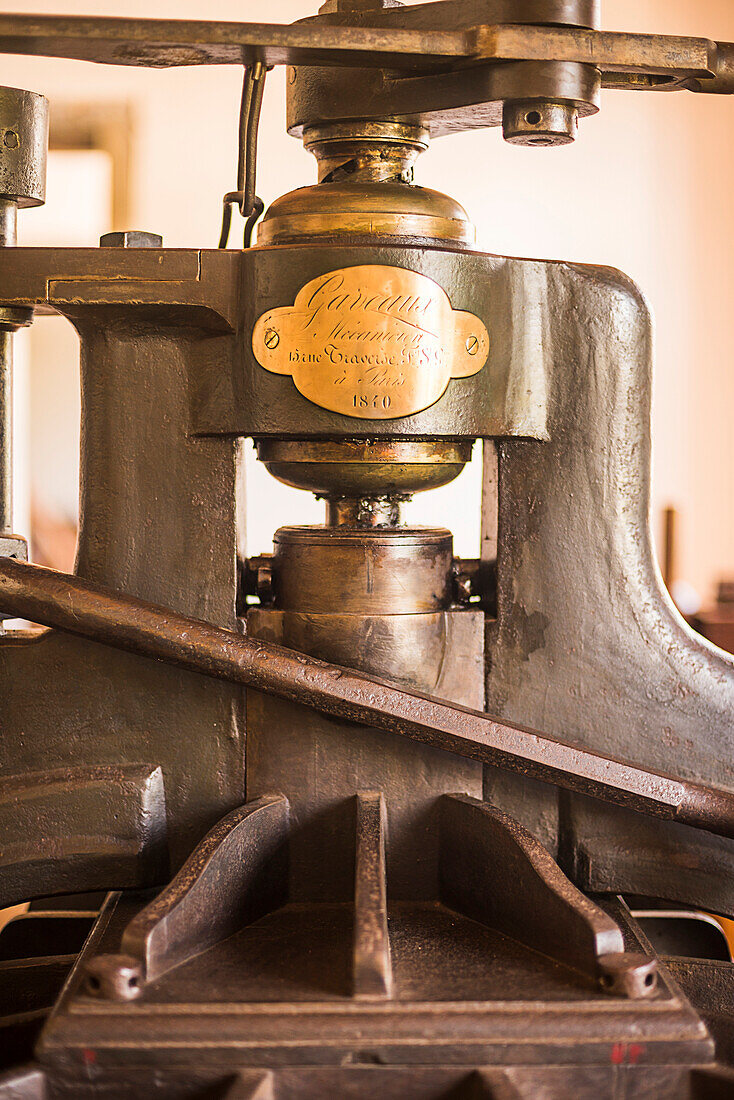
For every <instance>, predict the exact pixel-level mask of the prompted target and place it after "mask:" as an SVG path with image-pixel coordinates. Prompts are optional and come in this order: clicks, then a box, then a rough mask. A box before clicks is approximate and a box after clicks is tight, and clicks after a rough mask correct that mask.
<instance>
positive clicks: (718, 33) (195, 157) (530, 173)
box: [2, 0, 734, 595]
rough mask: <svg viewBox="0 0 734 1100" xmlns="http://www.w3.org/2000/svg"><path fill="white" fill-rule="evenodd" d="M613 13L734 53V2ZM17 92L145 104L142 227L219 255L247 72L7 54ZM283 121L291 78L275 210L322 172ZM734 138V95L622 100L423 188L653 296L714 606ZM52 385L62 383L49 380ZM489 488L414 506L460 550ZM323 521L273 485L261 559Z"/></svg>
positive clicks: (724, 563)
mask: <svg viewBox="0 0 734 1100" xmlns="http://www.w3.org/2000/svg"><path fill="white" fill-rule="evenodd" d="M8 8H10V9H12V10H15V11H24V12H28V13H39V12H42V11H44V12H65V13H68V14H119V15H125V16H132V17H135V16H139V17H145V16H148V17H150V16H160V17H170V18H206V19H242V20H247V19H251V20H260V19H263V18H267V19H271V20H273V21H278V22H289V21H291V20H293V19H296V18H300V17H302V16H305V15H307V14H311V13H312V11H313V10H314V9H313V8H312V7H311V5H310V4H309V3H307V2H306V0H274V2H273V3H271V4H270V5H269V6H268V7H267V9H266V10H265V11H264V10H263V8H262V5H260V4H256V3H255V2H254V0H237V3H235V0H210V2H209V3H208V4H207V5H202V4H201V3H196V2H194V0H96V2H95V0H86V2H85V0H42V2H40V3H34V2H30V0H10V2H9V4H8ZM602 9H603V21H604V25H605V26H606V27H607V28H609V29H615V30H639V31H658V32H665V33H670V34H696V35H706V36H708V37H712V38H719V39H724V40H734V3H732V2H731V0H602ZM2 81H3V83H6V84H14V85H17V86H20V87H28V88H32V89H34V90H35V91H40V92H43V93H44V94H46V95H48V96H49V97H50V99H51V101H52V107H53V102H54V100H57V101H58V100H64V99H65V100H75V101H78V100H79V99H81V98H88V99H101V100H107V101H116V102H119V101H121V100H125V101H128V102H130V103H131V104H132V106H133V110H134V118H135V125H134V151H133V153H134V164H133V195H132V218H131V224H132V225H134V227H135V228H142V229H149V230H153V231H156V232H159V233H162V234H163V236H164V240H165V243H166V244H167V245H170V246H196V245H211V246H213V245H214V244H216V240H217V235H218V230H219V221H220V213H221V196H222V194H223V192H224V191H226V190H229V189H230V188H231V187H232V186H233V184H234V172H235V164H236V143H235V134H236V124H237V111H238V105H239V93H240V83H241V73H240V72H239V71H237V70H236V69H233V68H218V69H207V68H195V69H180V70H172V71H139V70H134V69H127V68H119V69H114V68H107V67H102V66H93V65H87V64H82V63H75V62H68V61H49V60H44V59H40V58H38V59H34V58H4V59H3V74H2ZM284 111H285V107H284V81H283V71H282V70H276V71H275V72H274V73H271V74H270V76H269V77H268V85H267V89H266V94H265V104H264V110H263V119H262V124H261V129H260V133H261V141H260V158H259V178H258V190H259V192H260V194H261V195H262V197H263V199H264V200H265V202H266V203H267V202H269V201H271V200H272V199H274V198H275V197H276V196H277V195H279V194H282V193H283V192H284V191H287V190H289V189H290V188H293V187H297V186H299V185H302V184H304V183H310V182H312V181H313V180H314V179H315V172H314V165H313V163H312V161H311V158H310V157H309V156H308V155H307V154H306V153H304V152H303V150H302V149H301V147H300V145H299V143H297V142H296V141H294V140H293V139H291V138H289V137H288V136H287V135H286V134H285V132H284V127H283V122H284ZM732 136H734V100H732V99H728V98H727V97H713V96H708V97H704V96H692V95H689V94H686V93H682V94H677V95H652V94H644V93H619V92H607V93H605V94H604V96H603V104H602V112H601V114H600V115H599V116H598V117H596V118H594V119H589V120H587V121H585V122H584V123H583V124H582V129H581V136H580V139H579V140H578V141H577V143H576V145H574V146H571V147H566V148H562V149H551V150H527V149H517V148H512V147H510V146H507V145H505V144H504V143H503V142H502V139H501V136H500V134H499V132H497V131H479V132H475V133H470V134H462V135H457V136H454V137H450V138H442V139H441V140H439V141H437V142H436V143H435V145H434V146H433V147H432V148H431V149H429V151H428V152H427V153H426V154H424V156H423V157H422V158H421V161H420V162H419V165H418V170H417V179H418V182H421V183H425V184H426V185H428V186H431V187H435V188H437V189H438V190H443V191H446V192H448V193H450V194H451V195H453V196H454V197H455V198H457V199H458V200H459V201H460V202H462V203H463V204H464V206H465V207H466V209H467V210H468V212H469V214H470V216H471V217H472V218H473V220H474V221H475V223H476V225H477V228H478V238H479V244H480V246H481V247H482V248H485V249H487V250H489V251H494V252H499V253H507V254H511V255H532V256H536V257H543V258H545V257H548V258H563V259H570V260H575V261H581V262H590V263H603V264H611V265H613V266H615V267H619V268H622V269H623V270H625V271H626V272H628V273H629V274H630V275H631V276H632V277H633V278H634V279H636V280H637V281H638V282H639V283H640V285H641V286H642V287H643V288H644V290H645V292H646V294H647V297H648V300H649V301H650V304H651V306H652V308H653V311H654V314H655V317H656V340H657V376H656V393H655V412H654V438H655V456H656V458H655V483H654V495H655V500H654V506H655V515H656V516H657V514H658V513H659V510H660V509H661V508H662V507H663V506H664V505H665V504H673V505H675V506H677V507H678V508H680V510H681V515H682V530H681V547H680V549H681V554H680V563H679V574H680V575H682V576H683V577H685V578H687V579H688V580H689V581H691V582H692V583H693V584H695V585H696V587H697V588H698V589H699V590H700V591H701V592H702V593H704V594H706V595H708V594H709V593H710V591H711V589H712V586H713V584H714V582H715V580H716V579H717V578H718V576H719V575H721V574H726V573H728V574H732V575H734V432H733V431H732V420H733V419H734V371H733V370H732V369H731V363H730V355H731V343H732V341H731V327H732V324H731V317H732V314H733V312H734V257H732V255H731V249H730V248H729V247H728V243H729V241H730V240H732V237H733V236H734V205H733V204H732V202H731V193H732V183H733V182H734V154H732V153H731V152H730V151H729V148H730V146H731V144H732V142H731V137H732ZM90 187H91V185H90ZM90 195H91V191H90ZM89 199H90V196H87V195H85V194H83V193H82V194H80V193H78V190H75V189H72V190H71V192H70V193H63V188H62V189H61V193H57V194H56V196H54V195H53V194H52V201H53V202H54V203H55V204H57V215H59V214H60V215H61V217H62V218H63V219H64V221H65V224H66V225H67V227H68V230H69V233H70V235H71V237H72V239H76V240H77V241H78V243H83V237H84V232H85V229H84V225H85V221H84V216H83V215H84V208H85V205H86V204H87V202H88V201H89ZM59 203H61V204H63V213H61V210H60V207H59V205H58V204H59ZM41 217H43V215H37V214H34V212H33V211H30V212H27V213H26V214H25V215H24V216H23V218H22V223H21V229H20V239H21V243H23V241H24V240H26V241H27V242H28V243H30V237H31V235H32V238H33V241H34V243H35V241H36V240H37V234H36V232H35V231H34V230H32V229H31V225H32V220H33V219H34V218H38V219H39V225H40V218H41ZM25 226H27V227H28V228H27V230H26V229H25V228H24V227H25ZM84 243H85V242H84ZM44 385H47V386H49V387H50V386H52V385H53V382H52V379H51V378H50V376H49V377H47V380H46V382H45V383H44ZM62 412H63V411H62V410H58V415H59V417H60V418H62ZM72 413H73V410H72ZM35 461H37V462H40V463H41V467H42V469H41V472H40V474H39V473H38V471H37V474H36V476H37V477H39V476H40V477H42V476H43V467H44V466H45V467H47V469H48V476H49V477H51V475H52V466H51V456H50V455H49V454H48V453H46V454H44V455H43V456H41V458H40V459H36V460H35ZM478 482H479V469H478V463H477V462H474V463H472V467H470V468H469V471H468V472H467V474H466V476H465V477H464V479H463V481H462V482H461V485H460V486H459V489H458V491H457V489H456V487H448V488H447V489H446V490H443V491H438V492H437V493H435V494H429V495H428V496H427V497H426V498H424V501H425V503H421V505H420V506H419V505H415V506H414V507H415V508H416V509H418V510H419V511H420V512H421V515H422V517H424V521H426V522H431V521H432V520H433V521H437V522H442V523H447V524H448V525H449V526H453V528H454V530H455V532H456V534H457V548H458V550H459V551H460V552H461V553H465V554H470V553H476V549H477V544H478V516H477V506H476V505H477V503H478ZM283 493H284V494H288V491H287V490H285V489H284V490H283ZM320 514H321V509H320V507H318V506H316V505H315V504H313V502H311V501H310V500H309V499H308V498H307V497H306V496H305V494H298V493H295V492H294V495H293V498H292V500H291V498H290V496H289V495H287V496H286V497H284V496H283V495H280V494H279V493H278V492H275V490H274V483H272V481H270V479H268V478H267V475H266V474H265V473H264V471H261V470H260V471H258V475H257V479H256V482H255V484H254V487H253V491H252V493H251V496H250V517H249V519H250V524H249V527H250V540H251V541H250V549H251V551H253V552H256V551H260V550H264V549H266V548H267V543H268V541H269V537H270V534H271V533H272V530H273V529H274V527H275V526H277V525H278V523H281V522H284V521H286V520H287V521H291V522H299V521H303V520H307V521H308V520H315V521H318V520H319V518H320Z"/></svg>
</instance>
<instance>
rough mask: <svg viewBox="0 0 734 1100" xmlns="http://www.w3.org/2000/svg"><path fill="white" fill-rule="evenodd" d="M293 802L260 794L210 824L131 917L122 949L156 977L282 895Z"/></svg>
mask: <svg viewBox="0 0 734 1100" xmlns="http://www.w3.org/2000/svg"><path fill="white" fill-rule="evenodd" d="M287 831H288V802H287V800H286V799H285V798H283V797H282V796H280V795H272V796H270V797H263V798H260V799H258V800H257V801H255V802H250V803H248V804H247V805H246V806H244V807H243V808H242V809H239V810H234V811H233V812H232V813H231V814H229V815H228V816H227V817H225V818H224V819H223V820H222V821H220V822H219V824H218V825H216V826H215V827H214V829H212V831H211V832H210V833H208V834H207V836H206V837H205V838H204V840H203V841H202V842H201V844H200V845H199V846H198V847H197V848H196V850H195V851H194V852H193V854H192V855H191V856H190V858H189V859H188V860H187V861H186V863H185V864H184V866H183V867H182V868H181V870H180V871H179V872H178V874H177V875H176V877H175V878H174V879H173V881H172V882H171V883H170V885H169V886H167V887H166V889H165V890H164V891H163V892H162V893H161V894H159V895H158V897H157V898H156V899H155V901H154V902H152V903H151V904H150V905H149V906H148V907H147V908H146V909H144V910H143V911H142V912H141V913H139V914H138V916H137V917H136V918H135V919H134V920H133V921H131V922H130V924H129V925H128V926H127V928H126V929H125V934H124V936H123V937H122V951H123V953H124V954H126V955H130V956H132V957H133V958H134V959H137V960H138V961H139V962H140V964H141V966H142V970H143V980H144V981H148V982H154V981H157V979H158V978H160V977H161V975H162V974H165V973H166V972H167V971H168V970H172V969H173V968H174V967H176V966H180V965H181V963H183V962H186V961H187V960H188V959H190V958H193V956H195V955H198V954H200V953H201V952H202V951H206V949H207V948H208V947H211V946H212V945H213V944H215V943H218V942H219V941H220V940H223V939H226V937H227V936H231V935H232V933H234V932H236V931H238V930H239V929H240V928H242V927H243V925H244V924H246V923H248V922H249V921H253V920H257V919H258V917H260V916H262V915H263V914H264V913H267V912H268V911H269V910H270V909H274V908H277V907H278V906H279V905H281V904H283V902H284V901H285V896H286V890H287V885H286V884H287V860H286V852H285V841H286V836H287Z"/></svg>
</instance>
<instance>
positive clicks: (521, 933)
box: [440, 795, 657, 997]
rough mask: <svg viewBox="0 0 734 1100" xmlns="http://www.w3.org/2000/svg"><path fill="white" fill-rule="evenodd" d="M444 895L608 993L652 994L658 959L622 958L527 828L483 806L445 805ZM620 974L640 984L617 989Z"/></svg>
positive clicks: (605, 926)
mask: <svg viewBox="0 0 734 1100" xmlns="http://www.w3.org/2000/svg"><path fill="white" fill-rule="evenodd" d="M440 895H441V899H442V900H443V901H444V902H445V903H446V904H447V905H449V906H450V907H451V908H452V909H456V910H458V911H459V912H461V913H464V914H465V915H466V916H468V917H471V918H472V919H473V920H478V921H480V922H481V923H484V924H489V925H490V927H492V928H496V929H498V931H500V932H504V933H505V934H506V935H508V936H512V937H513V938H514V939H517V940H520V941H521V942H522V943H524V944H526V945H527V946H528V947H531V948H533V949H534V950H536V951H541V952H542V953H543V954H544V955H549V956H550V957H551V958H553V959H555V960H556V961H557V962H560V963H562V964H563V965H565V966H572V967H575V968H576V969H578V970H580V971H581V972H582V973H584V974H586V975H587V976H588V977H591V978H592V979H593V980H595V981H598V982H599V983H600V985H601V987H602V988H603V989H606V990H607V991H609V992H615V993H621V994H622V995H623V996H632V997H645V996H650V995H652V994H653V993H654V992H655V987H656V985H657V973H656V963H655V960H654V959H649V958H645V957H644V956H630V955H629V954H625V952H624V940H623V938H622V932H621V930H620V928H619V926H618V925H617V924H615V922H614V921H613V920H612V918H611V917H610V916H609V915H608V914H607V913H605V912H604V911H603V910H601V909H599V907H598V906H596V905H594V903H593V902H592V901H590V900H589V899H588V898H587V897H585V896H584V895H583V894H582V893H581V891H580V890H578V889H577V888H576V887H575V886H574V885H573V883H571V882H569V880H568V879H567V878H566V876H565V875H564V874H563V872H562V871H561V870H560V869H559V867H558V864H557V863H556V862H555V861H554V860H553V859H552V858H551V856H550V855H549V854H548V852H547V851H546V850H545V848H543V846H542V845H541V844H539V843H538V841H537V840H535V838H534V837H532V836H531V835H530V833H529V832H528V831H527V830H526V829H523V827H522V826H521V825H518V823H517V822H516V821H514V820H513V819H512V818H510V817H508V816H507V815H506V814H503V813H500V812H499V811H498V810H496V809H494V808H492V807H491V806H488V805H487V804H486V803H484V802H482V801H480V800H479V799H473V798H467V797H466V796H459V795H450V796H446V797H444V798H442V799H441V863H440ZM519 899H521V900H520V904H519V905H518V900H519ZM622 973H624V974H625V975H626V976H627V977H629V975H630V974H634V975H636V976H637V979H638V981H637V983H636V984H635V983H634V981H627V982H626V983H620V982H618V981H617V980H616V978H617V975H619V974H622ZM620 985H621V986H622V987H621V988H620Z"/></svg>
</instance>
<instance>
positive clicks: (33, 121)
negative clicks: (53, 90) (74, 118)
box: [0, 88, 48, 244]
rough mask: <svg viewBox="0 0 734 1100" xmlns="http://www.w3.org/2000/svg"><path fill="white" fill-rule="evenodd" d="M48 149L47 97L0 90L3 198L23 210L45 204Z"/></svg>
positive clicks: (0, 192) (0, 168)
mask: <svg viewBox="0 0 734 1100" xmlns="http://www.w3.org/2000/svg"><path fill="white" fill-rule="evenodd" d="M47 147H48V100H47V99H46V97H45V96H42V95H39V94H38V93H37V92H26V91H23V90H22V89H20V88H0V198H2V199H9V200H11V201H12V202H13V203H15V204H16V205H17V206H21V207H23V206H41V205H42V204H43V203H44V201H45V199H46V150H47ZM4 243H6V244H15V241H5V242H4Z"/></svg>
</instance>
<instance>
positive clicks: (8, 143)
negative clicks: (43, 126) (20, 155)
mask: <svg viewBox="0 0 734 1100" xmlns="http://www.w3.org/2000/svg"><path fill="white" fill-rule="evenodd" d="M3 145H4V146H5V148H6V149H17V148H18V146H19V145H20V138H19V137H18V135H17V133H16V132H15V130H6V131H5V134H4V136H3Z"/></svg>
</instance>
